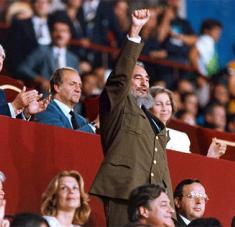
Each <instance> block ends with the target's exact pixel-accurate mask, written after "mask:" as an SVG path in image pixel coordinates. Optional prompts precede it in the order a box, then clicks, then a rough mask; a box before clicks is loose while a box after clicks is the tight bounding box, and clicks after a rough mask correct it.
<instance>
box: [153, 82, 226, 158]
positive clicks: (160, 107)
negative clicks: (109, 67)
mask: <svg viewBox="0 0 235 227" xmlns="http://www.w3.org/2000/svg"><path fill="white" fill-rule="evenodd" d="M150 94H151V96H152V97H153V106H152V107H151V108H150V111H151V112H152V114H153V115H154V116H155V117H157V118H158V119H159V120H160V121H162V123H163V124H164V125H167V123H168V121H169V120H170V119H171V118H172V116H173V114H174V113H175V111H176V106H175V102H174V97H173V93H172V92H171V91H170V90H168V89H166V88H163V87H160V86H154V87H151V88H150ZM167 131H168V136H169V141H168V142H167V145H166V148H167V149H171V150H175V151H180V152H184V153H191V152H190V139H189V137H188V135H187V134H186V133H185V132H181V131H178V130H174V129H171V128H167ZM226 148H227V146H226V144H225V143H222V142H217V141H216V139H213V140H212V142H211V144H210V146H209V149H208V152H207V157H211V158H220V157H221V156H222V155H224V154H225V152H226Z"/></svg>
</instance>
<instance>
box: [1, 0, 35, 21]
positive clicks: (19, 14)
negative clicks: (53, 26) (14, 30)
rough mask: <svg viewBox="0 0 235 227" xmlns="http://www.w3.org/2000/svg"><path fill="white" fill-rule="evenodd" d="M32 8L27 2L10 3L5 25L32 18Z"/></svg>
mask: <svg viewBox="0 0 235 227" xmlns="http://www.w3.org/2000/svg"><path fill="white" fill-rule="evenodd" d="M32 15H33V12H32V7H31V5H30V4H29V3H28V2H22V1H20V2H19V1H17V2H12V3H11V4H10V5H9V7H8V9H7V12H6V16H5V20H6V23H7V25H9V26H10V25H11V23H12V22H13V21H14V20H15V19H16V20H24V19H28V18H30V17H32Z"/></svg>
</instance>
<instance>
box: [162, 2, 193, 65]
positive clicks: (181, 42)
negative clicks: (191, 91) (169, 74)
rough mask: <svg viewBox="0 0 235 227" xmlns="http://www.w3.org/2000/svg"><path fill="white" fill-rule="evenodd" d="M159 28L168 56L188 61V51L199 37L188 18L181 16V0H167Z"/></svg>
mask: <svg viewBox="0 0 235 227" xmlns="http://www.w3.org/2000/svg"><path fill="white" fill-rule="evenodd" d="M166 2H167V5H166V7H165V10H164V12H163V15H162V19H161V22H160V25H159V29H158V33H159V36H158V40H159V42H160V43H162V42H164V46H165V48H166V50H167V53H168V58H169V59H171V60H175V61H179V62H182V63H187V62H188V53H189V50H190V48H191V46H192V45H194V44H195V42H196V40H197V37H196V35H195V34H194V31H193V29H192V27H191V25H190V23H189V21H188V20H186V19H183V18H181V17H180V16H179V13H178V12H179V9H180V7H181V0H167V1H166Z"/></svg>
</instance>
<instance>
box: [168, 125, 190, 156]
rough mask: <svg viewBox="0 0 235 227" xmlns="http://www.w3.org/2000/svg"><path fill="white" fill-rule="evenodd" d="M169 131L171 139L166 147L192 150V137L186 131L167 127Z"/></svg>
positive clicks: (187, 151)
mask: <svg viewBox="0 0 235 227" xmlns="http://www.w3.org/2000/svg"><path fill="white" fill-rule="evenodd" d="M166 130H167V131H169V137H170V140H169V141H168V143H167V145H166V149H170V150H175V151H180V152H183V153H191V152H190V139H189V137H188V135H187V134H186V133H185V132H181V131H178V130H175V129H171V128H167V129H166Z"/></svg>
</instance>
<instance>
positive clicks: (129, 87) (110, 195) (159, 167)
mask: <svg viewBox="0 0 235 227" xmlns="http://www.w3.org/2000/svg"><path fill="white" fill-rule="evenodd" d="M149 17H150V13H149V11H148V10H136V11H134V13H133V14H132V25H131V29H130V32H129V36H128V39H129V40H128V41H127V43H126V45H125V46H124V48H123V49H122V51H121V54H120V56H119V59H118V61H117V64H116V66H115V68H114V70H113V72H112V73H111V75H110V76H109V78H108V80H107V83H106V85H105V88H104V90H103V92H102V94H101V97H100V123H101V125H100V133H101V140H102V146H103V150H104V153H105V159H104V161H103V162H102V164H101V167H100V169H99V171H98V173H97V175H96V178H95V180H94V182H93V185H92V187H91V190H90V193H91V194H94V195H97V196H99V197H101V198H103V199H104V202H105V209H106V218H107V226H122V225H124V224H126V223H127V222H128V218H127V212H126V211H127V200H128V197H129V194H130V192H131V191H132V190H133V189H134V188H136V187H137V186H140V185H143V184H148V183H151V184H155V183H162V184H163V185H164V186H165V187H167V191H168V195H169V198H170V199H171V202H172V205H173V195H172V187H171V180H170V175H169V169H168V164H167V156H166V152H165V147H166V142H167V137H166V130H165V127H164V125H163V124H162V123H161V122H160V121H159V120H158V119H156V118H155V117H154V116H152V115H151V114H150V113H149V112H148V111H147V110H146V109H147V108H149V104H151V105H152V99H151V96H150V95H149V76H148V74H147V72H146V71H145V69H144V68H143V67H142V66H140V65H137V64H136V63H137V58H138V56H139V54H140V52H141V49H142V47H143V44H140V41H141V38H140V37H139V32H140V30H141V28H142V27H143V26H144V24H145V23H146V22H147V21H148V20H149Z"/></svg>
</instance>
